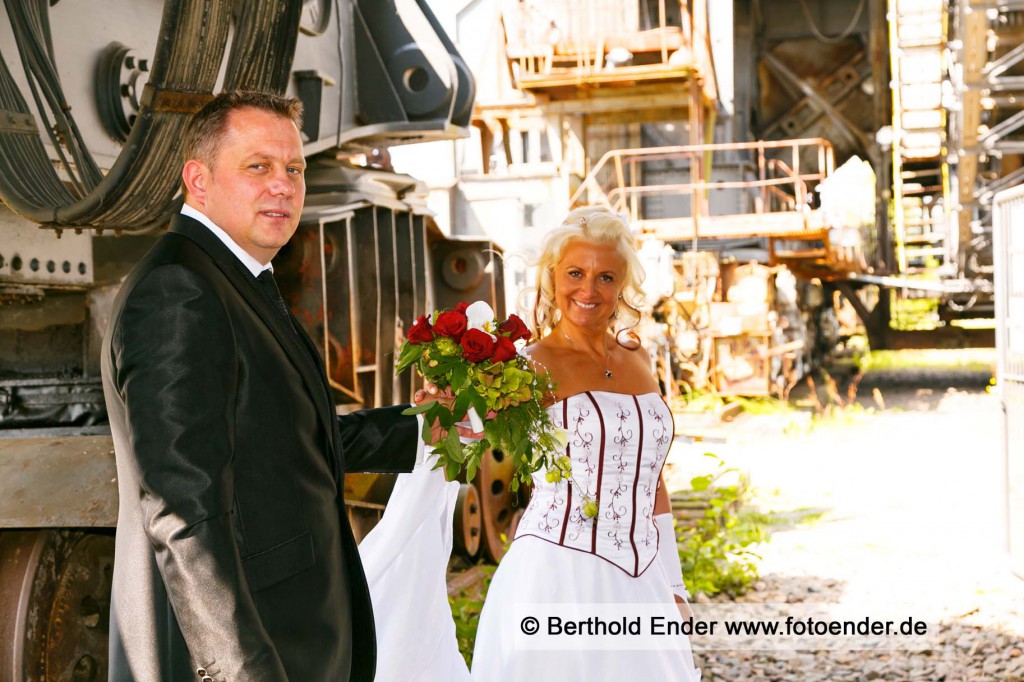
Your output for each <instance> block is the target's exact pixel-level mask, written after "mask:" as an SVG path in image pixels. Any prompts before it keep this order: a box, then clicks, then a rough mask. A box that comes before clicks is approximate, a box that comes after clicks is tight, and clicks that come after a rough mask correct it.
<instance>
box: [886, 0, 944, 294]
mask: <svg viewBox="0 0 1024 682" xmlns="http://www.w3.org/2000/svg"><path fill="white" fill-rule="evenodd" d="M889 27H890V57H891V67H892V80H893V85H894V87H893V88H892V92H893V123H892V158H893V200H894V201H893V226H894V228H895V229H894V232H895V237H896V238H895V247H896V264H897V268H898V272H899V274H924V275H928V274H931V275H936V276H938V275H947V274H954V273H955V271H956V259H955V254H956V249H957V243H956V242H957V231H956V228H955V216H954V214H953V213H952V211H951V205H950V196H949V194H950V192H949V169H948V166H947V164H946V160H945V155H946V153H947V150H946V130H947V121H946V110H945V107H944V104H945V103H944V101H943V98H944V94H945V93H946V91H948V90H949V88H948V79H947V78H946V58H945V56H944V55H945V50H946V42H947V28H948V21H947V3H946V1H945V0H889Z"/></svg>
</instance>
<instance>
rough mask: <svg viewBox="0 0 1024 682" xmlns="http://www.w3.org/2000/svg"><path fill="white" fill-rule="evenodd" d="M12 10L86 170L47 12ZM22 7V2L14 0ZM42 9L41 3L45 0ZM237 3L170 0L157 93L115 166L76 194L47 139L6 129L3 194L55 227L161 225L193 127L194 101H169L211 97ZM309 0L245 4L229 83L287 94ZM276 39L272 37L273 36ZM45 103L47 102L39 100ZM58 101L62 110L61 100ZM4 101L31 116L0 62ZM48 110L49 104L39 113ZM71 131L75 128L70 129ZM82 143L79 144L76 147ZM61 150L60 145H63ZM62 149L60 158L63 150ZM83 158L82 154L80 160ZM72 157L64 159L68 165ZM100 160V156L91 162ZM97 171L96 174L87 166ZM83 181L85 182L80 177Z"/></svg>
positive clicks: (155, 75)
mask: <svg viewBox="0 0 1024 682" xmlns="http://www.w3.org/2000/svg"><path fill="white" fill-rule="evenodd" d="M14 1H15V0H5V2H6V3H7V4H8V14H9V15H11V16H12V24H13V23H15V22H17V26H18V27H19V28H16V33H20V34H25V35H24V36H23V37H24V39H25V40H26V45H25V46H24V47H22V46H21V43H20V40H19V49H20V50H21V49H23V50H24V52H25V55H23V61H26V62H27V64H26V74H27V75H28V78H29V81H30V83H31V82H32V81H33V80H34V78H33V77H35V79H36V80H38V81H39V82H40V83H41V85H42V93H41V94H42V99H44V100H45V101H46V102H47V104H50V110H51V112H52V113H53V115H54V117H55V120H56V121H57V124H56V125H57V127H58V128H60V127H61V126H62V125H64V121H62V120H61V118H62V116H63V117H64V118H65V119H66V128H64V130H66V131H67V133H65V134H66V136H67V138H68V139H67V140H66V141H67V142H69V143H70V148H69V150H74V148H75V147H76V146H77V150H74V151H72V158H73V159H74V161H75V164H76V166H78V168H79V169H81V168H83V167H85V166H86V165H87V164H88V161H85V159H86V158H87V157H88V152H87V150H86V149H85V146H84V144H82V143H81V138H80V136H79V135H78V134H77V127H76V126H75V125H74V123H73V119H72V118H71V116H70V113H69V112H67V111H66V109H65V107H66V105H64V104H63V103H62V100H63V95H62V92H61V89H60V84H59V81H58V80H57V78H56V69H55V67H54V64H53V59H52V46H51V45H50V36H49V30H48V26H49V24H48V20H47V18H46V16H45V12H44V11H42V10H39V12H38V13H37V14H31V13H28V12H27V11H26V13H25V14H20V13H19V12H18V11H14V12H13V13H12V7H11V3H12V2H14ZM15 4H17V3H15ZM37 7H38V6H37ZM231 7H232V3H231V2H228V1H226V0H220V1H217V0H167V1H166V2H165V4H164V14H163V17H162V20H161V31H160V38H159V40H158V43H157V48H156V54H155V56H154V59H153V69H152V71H151V73H150V79H149V84H150V87H149V88H148V91H149V94H150V98H149V99H148V100H147V99H146V98H144V99H143V106H142V108H141V110H140V112H139V114H138V117H137V119H136V121H135V124H134V125H133V126H132V130H131V133H130V134H129V137H128V140H127V141H126V142H125V145H124V147H123V148H122V151H121V154H120V155H119V156H118V158H117V160H116V161H115V163H114V165H113V167H112V168H111V169H110V171H109V172H108V173H107V174H106V176H104V177H102V179H100V180H99V181H98V182H96V183H95V186H94V187H92V188H91V190H90V191H89V192H88V193H87V194H86V195H85V196H82V197H80V198H76V197H74V196H73V195H72V194H71V193H70V192H69V191H68V190H67V188H66V187H65V186H64V184H63V183H62V182H61V180H60V178H59V176H58V174H57V173H56V171H55V170H54V168H53V164H52V162H51V160H50V158H49V156H48V155H47V153H46V150H45V147H43V145H42V142H41V140H40V138H39V136H38V135H28V134H26V133H24V132H16V131H11V130H0V198H3V200H4V201H5V202H6V203H7V204H8V205H9V206H10V207H11V208H12V209H14V210H15V211H17V212H18V213H20V214H21V215H23V216H25V217H26V218H29V219H31V220H35V221H36V222H41V223H44V224H48V225H49V226H51V227H57V228H63V227H95V228H99V229H115V230H127V231H138V230H145V229H149V228H151V227H153V226H159V225H161V224H162V223H163V222H164V221H165V220H166V218H167V216H168V213H169V211H170V210H171V208H172V207H173V206H175V205H176V202H175V195H176V194H177V191H178V184H179V181H178V178H179V168H180V163H179V159H178V153H179V151H180V143H181V137H182V133H183V131H184V127H185V125H186V124H187V122H188V120H189V118H190V117H191V114H192V109H191V108H189V107H188V106H185V107H181V106H175V105H174V103H173V102H171V104H169V105H168V104H167V103H166V102H164V103H162V104H161V102H160V96H161V93H170V95H171V96H172V99H173V96H175V95H177V94H179V93H184V94H186V95H191V94H196V95H200V96H201V95H204V94H212V92H213V89H214V87H215V85H216V82H217V76H218V74H219V71H220V66H221V64H222V62H223V57H224V52H225V49H226V44H227V35H228V29H229V26H230V21H231ZM301 9H302V4H301V2H300V1H299V0H286V2H275V1H273V0H263V1H261V2H246V3H244V4H243V5H242V12H241V16H240V17H239V19H238V25H237V26H236V30H235V40H234V41H233V45H232V48H231V55H230V57H229V63H228V69H227V74H226V76H225V88H229V89H234V88H247V89H255V90H274V91H277V92H282V91H283V90H284V89H285V87H286V86H287V83H288V78H289V76H290V70H291V63H292V59H293V57H294V49H295V42H296V40H297V36H298V26H299V19H300V15H301ZM267 36H271V37H272V39H269V40H268V39H266V37H267ZM37 103H38V100H37ZM54 103H56V106H54ZM0 106H2V107H3V109H4V110H5V111H7V112H17V113H22V114H27V113H30V112H29V111H28V106H27V104H26V102H25V100H24V97H23V96H22V95H21V93H20V91H19V90H18V88H17V85H16V83H15V82H14V80H13V78H12V77H11V74H10V72H9V71H7V69H6V65H5V64H3V60H2V58H0ZM43 111H44V109H43V107H42V105H40V115H41V116H43V117H44V120H45V116H44V115H43V113H42V112H43ZM68 133H70V134H68ZM76 143H77V144H76ZM54 146H55V148H57V149H59V148H60V145H59V144H56V143H55V145H54ZM60 155H61V154H60V152H58V156H60ZM80 158H81V160H79V159H80ZM67 161H68V160H67V159H63V163H64V164H65V167H66V168H67V169H68V170H69V173H70V166H69V165H67ZM89 161H91V158H89ZM86 173H88V171H86ZM75 184H76V186H82V185H83V184H84V183H83V182H82V181H81V179H79V181H78V182H76V183H75Z"/></svg>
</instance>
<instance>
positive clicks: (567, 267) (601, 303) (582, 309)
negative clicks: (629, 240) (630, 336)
mask: <svg viewBox="0 0 1024 682" xmlns="http://www.w3.org/2000/svg"><path fill="white" fill-rule="evenodd" d="M553 275H554V282H555V305H556V306H558V309H559V310H560V311H561V312H562V319H565V320H568V321H569V322H572V323H573V324H575V325H578V326H580V327H597V328H604V327H606V326H607V325H608V319H609V318H610V317H611V316H612V315H614V314H615V304H616V303H618V299H619V293H620V292H621V291H622V287H623V285H624V282H625V276H626V259H625V258H623V257H622V256H621V255H620V254H619V252H618V251H617V250H616V249H615V245H614V244H597V243H594V242H589V241H584V240H582V239H574V240H572V241H570V242H569V243H568V244H566V246H565V249H564V250H563V251H562V258H561V260H559V261H558V263H556V264H555V268H554V273H553Z"/></svg>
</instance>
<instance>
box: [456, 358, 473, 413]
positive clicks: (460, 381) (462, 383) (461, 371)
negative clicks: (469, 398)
mask: <svg viewBox="0 0 1024 682" xmlns="http://www.w3.org/2000/svg"><path fill="white" fill-rule="evenodd" d="M467 369H468V368H467V367H466V365H464V364H463V363H461V362H460V363H458V364H456V365H455V366H454V367H452V391H454V392H456V393H458V392H459V391H461V390H462V389H463V388H465V387H466V384H468V383H469V382H468V381H467V379H468V377H467ZM456 414H462V413H461V412H456Z"/></svg>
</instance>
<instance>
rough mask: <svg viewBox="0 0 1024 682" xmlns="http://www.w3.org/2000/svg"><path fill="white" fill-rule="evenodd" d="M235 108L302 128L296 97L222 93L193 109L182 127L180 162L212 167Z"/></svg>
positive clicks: (300, 104) (300, 109)
mask: <svg viewBox="0 0 1024 682" xmlns="http://www.w3.org/2000/svg"><path fill="white" fill-rule="evenodd" d="M238 109H258V110H260V111H266V112H267V113H270V114H277V115H278V116H281V117H282V118H287V119H288V120H290V121H292V122H293V123H294V124H295V126H296V127H297V128H300V129H301V128H302V102H301V101H299V100H297V99H293V98H291V97H281V96H280V95H275V94H273V93H269V92H254V91H251V90H235V91H230V92H222V93H220V94H219V95H217V96H216V97H214V98H213V99H211V100H210V101H209V102H207V103H206V104H205V105H204V106H203V108H202V109H200V110H199V111H197V112H196V114H195V115H194V116H193V117H192V120H190V121H189V122H188V125H187V126H185V135H184V137H185V139H184V143H183V145H182V147H183V149H182V156H183V159H182V163H187V162H188V161H191V160H192V159H195V160H197V161H202V162H203V163H205V164H206V165H207V166H210V167H212V166H213V160H214V159H215V158H217V152H218V151H219V148H220V143H221V140H222V139H223V138H224V133H225V131H226V129H227V126H228V117H229V116H230V114H231V112H232V111H235V110H238Z"/></svg>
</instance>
